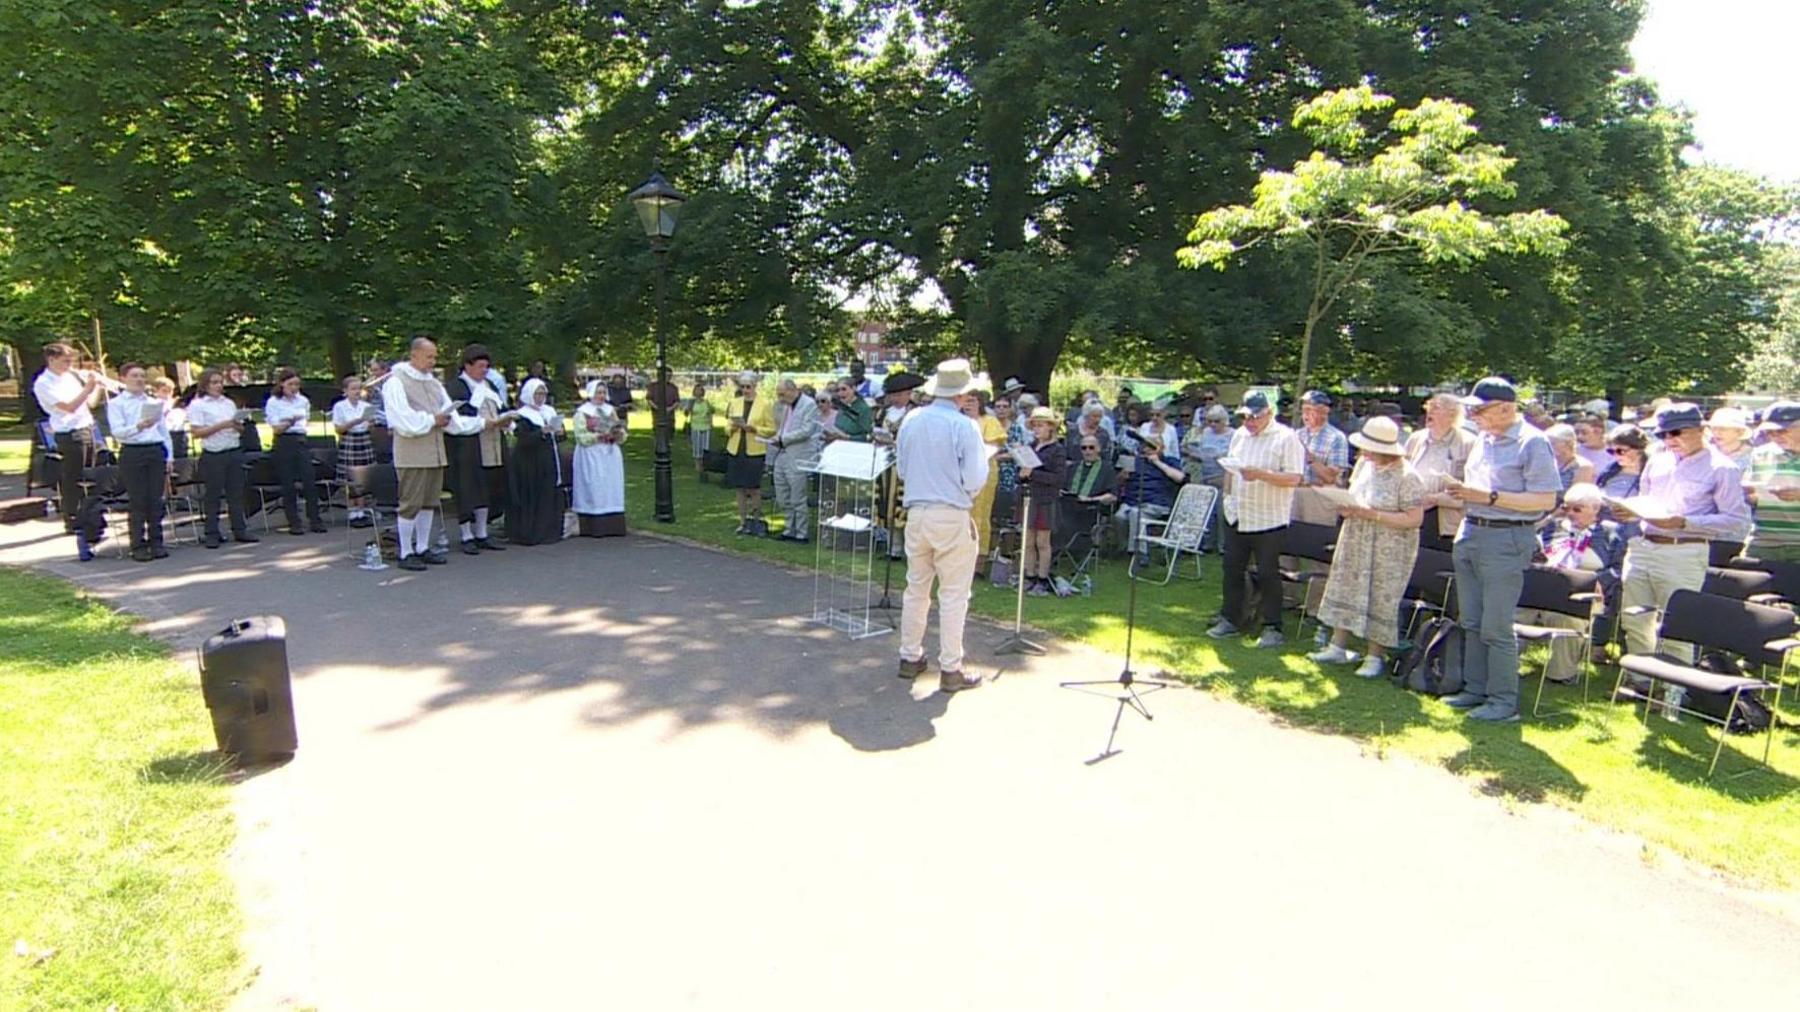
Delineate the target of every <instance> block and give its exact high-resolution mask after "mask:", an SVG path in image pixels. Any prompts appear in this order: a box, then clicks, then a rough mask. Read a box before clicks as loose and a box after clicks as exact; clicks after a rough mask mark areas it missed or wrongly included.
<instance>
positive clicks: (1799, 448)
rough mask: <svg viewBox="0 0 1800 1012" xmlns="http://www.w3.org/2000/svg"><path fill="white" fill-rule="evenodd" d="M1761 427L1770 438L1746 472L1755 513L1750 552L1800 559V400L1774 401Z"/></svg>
mask: <svg viewBox="0 0 1800 1012" xmlns="http://www.w3.org/2000/svg"><path fill="white" fill-rule="evenodd" d="M1759 428H1760V429H1761V430H1762V431H1763V432H1764V433H1765V434H1766V435H1767V437H1768V440H1769V441H1768V442H1767V443H1764V444H1763V445H1762V446H1759V447H1757V448H1756V451H1755V452H1754V453H1752V454H1751V455H1750V470H1749V473H1747V474H1746V475H1745V476H1744V485H1745V487H1746V488H1748V489H1749V493H1748V494H1749V497H1750V502H1751V505H1752V506H1753V507H1754V509H1755V519H1756V533H1754V534H1753V535H1751V537H1750V550H1749V552H1748V554H1749V555H1751V556H1754V557H1755V558H1758V559H1768V560H1773V561H1776V562H1790V563H1800V402H1796V401H1780V402H1777V403H1775V404H1771V405H1769V408H1768V410H1767V411H1765V412H1763V423H1762V425H1761V426H1760V427H1759Z"/></svg>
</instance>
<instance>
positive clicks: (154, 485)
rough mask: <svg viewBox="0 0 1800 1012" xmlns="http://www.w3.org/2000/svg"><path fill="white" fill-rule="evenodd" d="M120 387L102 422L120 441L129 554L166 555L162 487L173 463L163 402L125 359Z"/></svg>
mask: <svg viewBox="0 0 1800 1012" xmlns="http://www.w3.org/2000/svg"><path fill="white" fill-rule="evenodd" d="M119 378H120V379H122V380H124V381H125V391H124V392H123V393H119V394H114V395H113V396H112V397H111V399H109V400H108V401H107V402H106V427H107V428H108V429H110V430H111V431H112V434H113V438H114V439H116V440H118V441H119V479H120V481H121V483H122V484H124V486H125V498H126V502H127V503H128V506H127V509H128V510H129V516H130V518H131V557H132V558H133V559H135V560H137V561H138V562H149V561H150V560H151V559H166V558H168V557H169V550H168V549H166V548H164V547H163V530H162V521H163V492H164V490H165V489H166V487H167V485H168V475H169V471H170V469H171V468H172V467H174V456H175V451H174V448H173V447H172V446H170V445H169V430H168V428H167V424H166V423H167V417H168V416H167V415H165V414H164V413H163V402H162V401H160V400H158V399H156V398H155V397H152V396H150V392H149V391H148V390H147V389H146V385H145V381H144V367H143V366H141V365H139V364H138V363H136V362H127V363H125V365H124V366H123V367H121V368H120V369H119Z"/></svg>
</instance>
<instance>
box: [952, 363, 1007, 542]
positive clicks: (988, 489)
mask: <svg viewBox="0 0 1800 1012" xmlns="http://www.w3.org/2000/svg"><path fill="white" fill-rule="evenodd" d="M982 382H986V381H985V380H983V381H982ZM966 400H967V402H968V406H967V407H966V408H965V409H964V410H963V414H964V415H967V416H968V417H970V418H972V419H974V420H975V424H976V425H977V426H979V427H980V429H981V441H982V443H983V444H985V445H986V446H988V447H989V448H990V449H1001V448H1004V447H1005V446H1006V426H1004V425H1002V424H1000V419H998V418H996V417H994V416H993V415H992V414H989V413H988V412H987V410H986V407H987V391H985V390H982V389H979V388H977V389H976V391H975V396H974V397H973V398H968V399H966ZM995 407H999V405H998V404H996V405H995ZM1003 457H1004V458H1006V459H1007V460H1012V456H1011V454H1008V453H1005V452H1000V453H995V454H994V455H993V456H991V457H989V458H988V480H987V484H985V485H983V486H981V491H980V492H977V493H975V503H974V505H973V506H971V507H970V508H969V512H970V513H971V514H972V515H973V516H974V517H975V535H976V540H977V541H978V542H979V543H980V547H979V548H978V549H977V551H976V557H975V574H976V575H977V576H982V577H985V576H986V575H987V560H988V551H989V550H990V549H991V548H992V547H993V530H994V495H995V494H996V493H998V492H999V491H1000V460H1001V458H1003ZM1014 464H1015V469H1014V475H1015V480H1016V476H1017V473H1018V472H1017V467H1016V465H1017V462H1016V461H1015V462H1014Z"/></svg>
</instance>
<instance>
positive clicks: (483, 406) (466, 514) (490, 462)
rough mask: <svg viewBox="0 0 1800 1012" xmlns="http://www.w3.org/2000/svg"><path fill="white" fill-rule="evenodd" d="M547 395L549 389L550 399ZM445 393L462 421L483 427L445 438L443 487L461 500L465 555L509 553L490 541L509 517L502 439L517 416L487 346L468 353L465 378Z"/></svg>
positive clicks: (464, 361) (458, 518)
mask: <svg viewBox="0 0 1800 1012" xmlns="http://www.w3.org/2000/svg"><path fill="white" fill-rule="evenodd" d="M548 389H549V388H548V387H546V388H545V390H546V395H548ZM444 392H445V393H447V394H449V395H450V399H451V400H452V401H454V402H457V407H456V413H457V415H459V416H460V417H462V418H464V419H475V420H479V421H480V423H481V425H480V427H479V428H476V429H475V431H473V432H471V433H469V434H468V435H458V434H456V433H448V432H447V433H445V434H444V455H445V460H446V461H447V462H448V463H447V465H446V466H445V468H444V484H445V486H446V487H448V488H449V489H450V497H451V498H452V499H454V500H456V524H457V533H458V534H459V535H461V537H460V538H458V541H459V542H460V544H461V548H462V553H463V554H464V555H478V554H480V553H482V552H500V551H505V548H504V547H503V546H501V545H499V544H496V543H495V542H494V540H493V539H492V538H490V537H488V521H490V520H493V519H494V518H495V517H497V516H503V515H505V503H506V457H505V454H504V450H505V448H504V447H503V446H502V445H501V434H502V433H503V432H506V431H509V430H510V429H511V428H512V426H513V418H514V417H515V416H514V414H513V412H510V411H508V410H506V383H505V381H504V380H502V379H501V378H500V374H499V372H498V371H496V370H495V369H494V361H493V357H492V356H491V355H490V354H488V350H487V346H486V345H483V344H471V345H468V346H467V347H465V348H463V353H462V372H461V373H460V374H459V375H457V376H456V377H455V378H453V379H451V380H450V381H449V382H448V383H445V384H444ZM471 427H472V428H473V425H472V424H471Z"/></svg>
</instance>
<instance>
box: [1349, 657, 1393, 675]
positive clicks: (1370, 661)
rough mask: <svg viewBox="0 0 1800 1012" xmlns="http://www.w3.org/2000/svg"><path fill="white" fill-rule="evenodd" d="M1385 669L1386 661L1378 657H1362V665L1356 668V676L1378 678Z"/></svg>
mask: <svg viewBox="0 0 1800 1012" xmlns="http://www.w3.org/2000/svg"><path fill="white" fill-rule="evenodd" d="M1386 671H1387V662H1386V661H1383V660H1382V659H1381V658H1379V657H1365V658H1363V662H1362V666H1361V667H1359V668H1357V669H1356V677H1358V678H1380V677H1381V676H1382V675H1383V674H1384V673H1385V672H1386Z"/></svg>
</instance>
